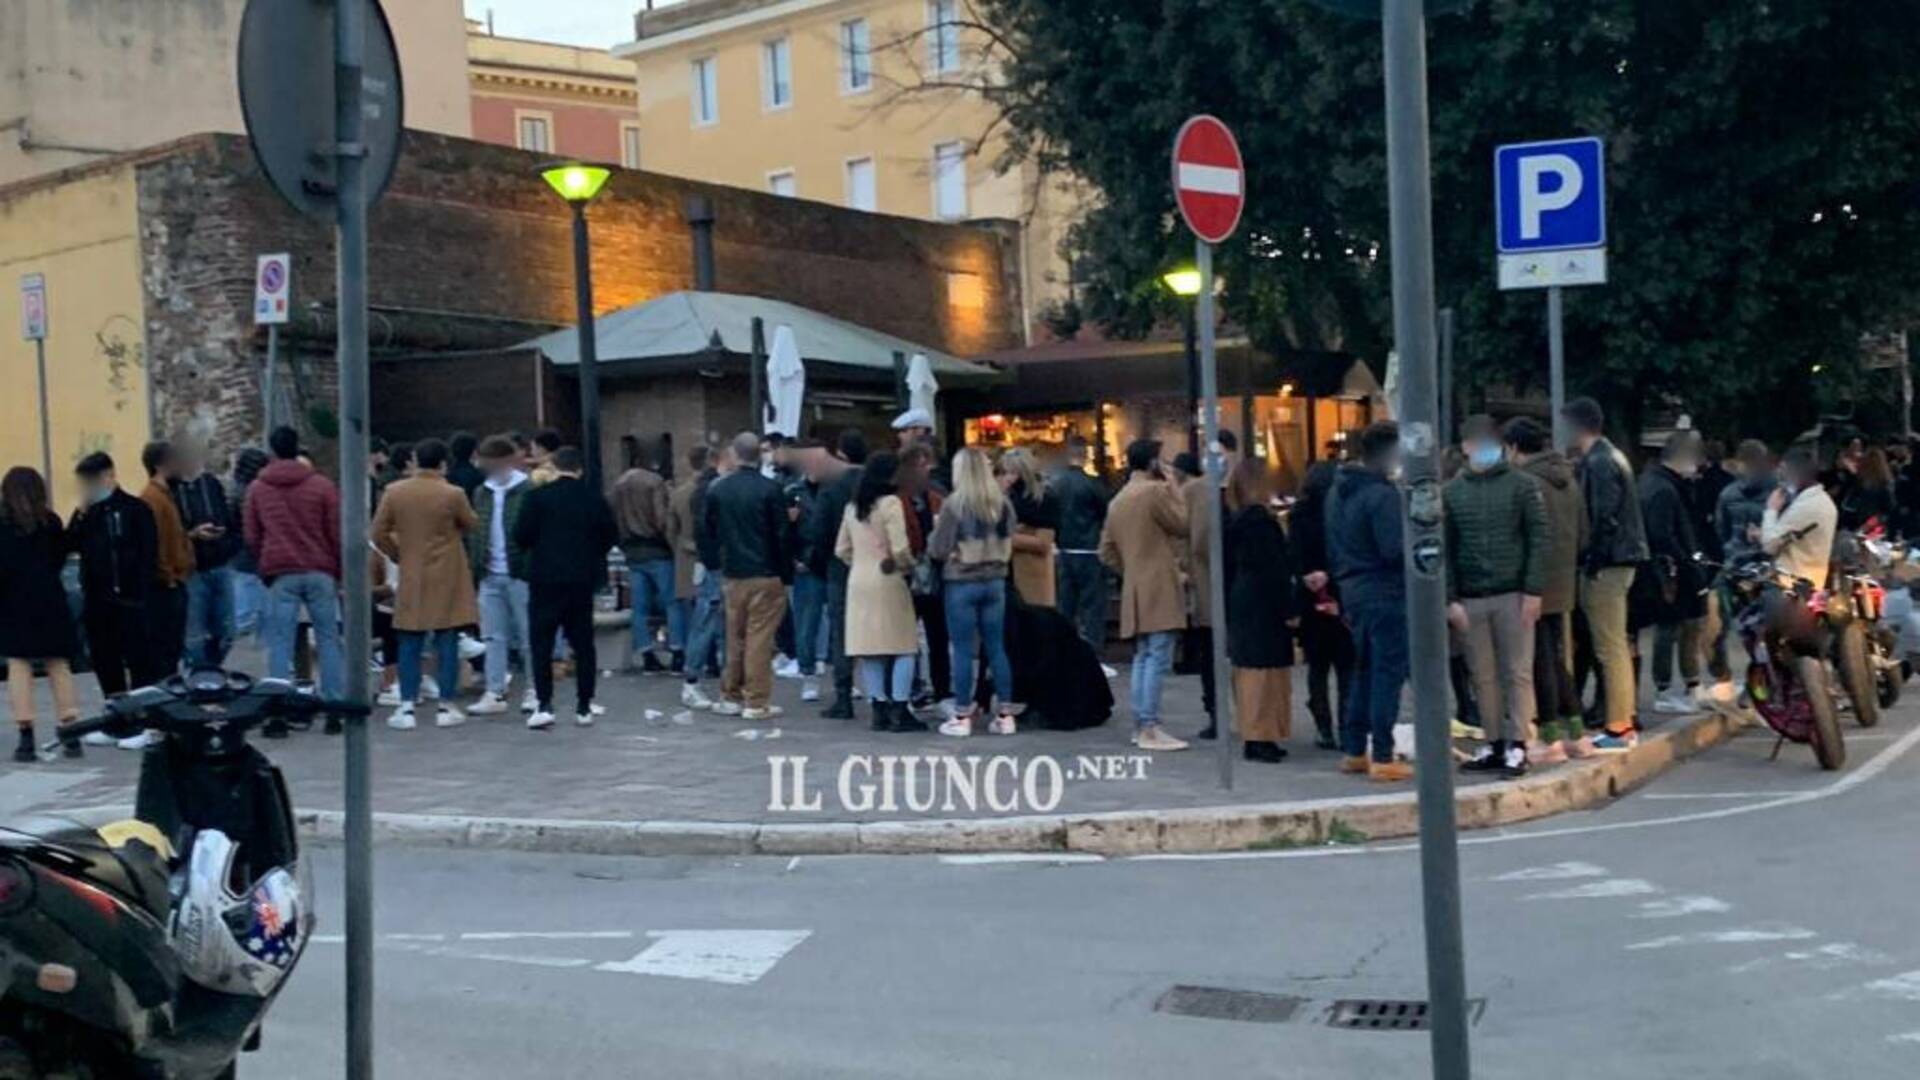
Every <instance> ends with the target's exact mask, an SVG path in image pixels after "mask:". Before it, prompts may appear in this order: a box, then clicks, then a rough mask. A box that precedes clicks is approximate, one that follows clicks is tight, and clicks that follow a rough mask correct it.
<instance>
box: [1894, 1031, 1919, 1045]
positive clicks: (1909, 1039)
mask: <svg viewBox="0 0 1920 1080" xmlns="http://www.w3.org/2000/svg"><path fill="white" fill-rule="evenodd" d="M1887 1041H1888V1042H1890V1043H1920V1031H1903V1032H1901V1033H1900V1034H1898V1035H1889V1036H1887Z"/></svg>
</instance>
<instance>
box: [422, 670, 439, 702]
mask: <svg viewBox="0 0 1920 1080" xmlns="http://www.w3.org/2000/svg"><path fill="white" fill-rule="evenodd" d="M420 700H421V701H439V700H440V680H438V679H436V678H434V677H433V676H431V675H422V676H420Z"/></svg>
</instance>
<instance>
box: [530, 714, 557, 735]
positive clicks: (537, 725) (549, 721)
mask: <svg viewBox="0 0 1920 1080" xmlns="http://www.w3.org/2000/svg"><path fill="white" fill-rule="evenodd" d="M552 726H553V714H552V713H550V712H536V713H534V714H533V715H532V716H529V717H527V730H528V731H545V730H547V729H548V728H550V727H552Z"/></svg>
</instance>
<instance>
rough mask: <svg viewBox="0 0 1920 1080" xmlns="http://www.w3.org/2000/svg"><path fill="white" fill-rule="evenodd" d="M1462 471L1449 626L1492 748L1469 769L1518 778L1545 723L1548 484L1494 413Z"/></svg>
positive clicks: (1451, 541)
mask: <svg viewBox="0 0 1920 1080" xmlns="http://www.w3.org/2000/svg"><path fill="white" fill-rule="evenodd" d="M1461 442H1462V445H1463V447H1464V449H1465V451H1466V456H1467V462H1466V468H1464V469H1462V470H1461V471H1460V472H1459V473H1458V474H1457V475H1455V476H1454V478H1453V479H1451V480H1449V481H1447V485H1446V487H1445V488H1444V489H1442V492H1441V498H1442V501H1443V503H1444V504H1445V508H1446V545H1447V547H1446V551H1447V591H1448V594H1449V595H1448V604H1447V621H1448V622H1449V623H1451V624H1452V625H1453V628H1454V629H1455V630H1456V631H1458V632H1460V633H1461V634H1463V635H1465V637H1466V642H1467V664H1468V667H1469V669H1470V670H1471V671H1472V673H1473V683H1474V694H1473V696H1474V700H1475V701H1476V702H1477V703H1478V704H1479V706H1480V716H1481V719H1482V721H1483V722H1484V724H1485V729H1486V733H1487V743H1486V745H1485V746H1483V747H1481V748H1480V751H1479V753H1477V754H1475V755H1474V757H1473V758H1472V760H1470V761H1468V762H1466V763H1465V764H1464V765H1463V766H1462V768H1463V769H1465V770H1466V771H1468V772H1498V773H1500V774H1501V775H1503V776H1505V777H1507V778H1508V779H1518V778H1519V777H1521V776H1524V775H1526V772H1527V741H1528V739H1529V738H1530V737H1531V735H1532V732H1533V724H1534V718H1535V712H1534V706H1535V702H1534V690H1533V662H1534V644H1533V633H1534V627H1535V626H1536V625H1537V624H1538V623H1539V621H1540V611H1541V593H1542V592H1543V591H1544V590H1545V589H1546V580H1547V507H1546V500H1545V499H1544V498H1543V497H1542V496H1541V494H1540V486H1539V485H1538V484H1536V483H1535V482H1534V481H1533V479H1532V478H1531V477H1529V476H1527V475H1526V474H1525V473H1522V472H1520V471H1519V470H1518V469H1515V468H1514V467H1513V466H1512V465H1511V464H1509V463H1508V462H1507V456H1506V447H1505V445H1504V444H1503V443H1502V442H1501V440H1500V429H1499V428H1498V427H1496V426H1495V424H1494V422H1493V418H1492V417H1490V416H1484V415H1482V416H1470V417H1468V418H1467V421H1466V423H1465V424H1463V425H1462V429H1461Z"/></svg>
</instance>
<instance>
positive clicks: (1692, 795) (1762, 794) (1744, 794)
mask: <svg viewBox="0 0 1920 1080" xmlns="http://www.w3.org/2000/svg"><path fill="white" fill-rule="evenodd" d="M1816 790H1817V789H1816ZM1779 794H1780V793H1779V792H1777V791H1676V792H1673V793H1671V794H1662V793H1657V792H1648V793H1647V794H1645V795H1642V796H1640V797H1641V798H1643V799H1648V800H1651V801H1654V802H1665V801H1669V800H1671V801H1679V800H1683V799H1772V798H1777V797H1778V796H1779Z"/></svg>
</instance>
